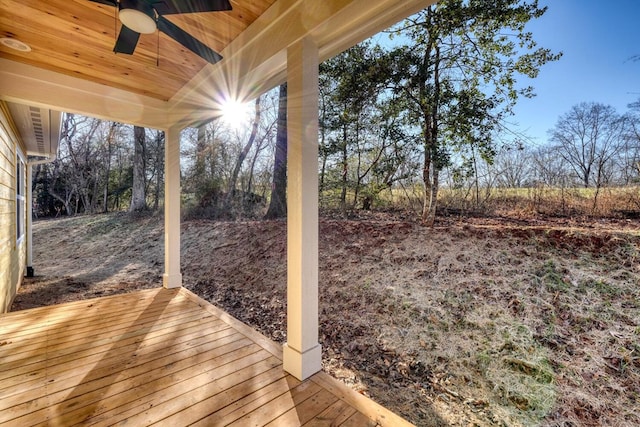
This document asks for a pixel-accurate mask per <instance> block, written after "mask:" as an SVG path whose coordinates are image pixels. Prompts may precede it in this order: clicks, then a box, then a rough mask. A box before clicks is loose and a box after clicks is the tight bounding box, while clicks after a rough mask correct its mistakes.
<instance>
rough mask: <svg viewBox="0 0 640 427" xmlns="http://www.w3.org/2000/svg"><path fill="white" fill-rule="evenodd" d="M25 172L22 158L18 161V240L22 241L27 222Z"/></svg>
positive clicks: (18, 158)
mask: <svg viewBox="0 0 640 427" xmlns="http://www.w3.org/2000/svg"><path fill="white" fill-rule="evenodd" d="M24 178H25V170H24V162H23V161H22V158H21V157H20V156H17V161H16V239H17V240H20V239H21V238H22V236H24V222H25V216H24V213H25V206H26V205H25V194H24V192H25V180H24Z"/></svg>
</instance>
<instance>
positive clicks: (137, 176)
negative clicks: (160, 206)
mask: <svg viewBox="0 0 640 427" xmlns="http://www.w3.org/2000/svg"><path fill="white" fill-rule="evenodd" d="M133 142H134V145H135V150H134V154H133V184H132V186H131V205H130V206H129V212H140V211H144V210H146V209H147V197H146V196H147V195H146V194H145V193H146V192H145V185H144V184H145V182H144V181H145V176H144V172H145V170H144V169H145V168H144V163H145V161H144V155H145V130H144V128H143V127H139V126H134V128H133Z"/></svg>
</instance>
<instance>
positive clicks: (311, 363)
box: [282, 343, 322, 381]
mask: <svg viewBox="0 0 640 427" xmlns="http://www.w3.org/2000/svg"><path fill="white" fill-rule="evenodd" d="M282 367H283V369H284V370H285V371H286V372H287V373H289V374H291V375H293V376H294V377H296V378H297V379H299V380H300V381H304V380H306V379H307V378H309V377H310V376H311V375H313V374H315V373H316V372H320V370H321V369H322V346H321V345H320V344H316V346H315V347H311V348H310V349H308V350H307V351H305V352H304V353H300V352H299V351H298V350H296V349H294V348H292V347H289V345H288V344H287V343H285V344H284V345H283V346H282Z"/></svg>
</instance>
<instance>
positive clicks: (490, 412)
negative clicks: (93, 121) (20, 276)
mask: <svg viewBox="0 0 640 427" xmlns="http://www.w3.org/2000/svg"><path fill="white" fill-rule="evenodd" d="M320 236H321V241H320V327H321V331H320V332H321V340H322V345H323V364H324V369H325V370H326V371H328V372H330V373H331V374H332V375H334V376H336V377H338V378H340V379H342V380H343V381H344V382H346V383H347V384H349V385H351V386H352V387H354V388H355V389H357V390H359V391H361V392H362V393H366V394H369V395H371V396H372V397H373V398H374V399H375V400H377V401H378V402H380V403H382V404H384V405H385V406H388V407H390V408H391V409H393V410H394V411H396V412H398V413H400V414H401V415H403V416H404V417H406V418H408V419H410V420H411V421H412V422H414V423H415V424H417V425H420V426H427V425H441V426H445V425H460V426H467V425H479V426H494V425H503V426H538V425H549V426H567V427H568V426H609V425H615V426H637V425H640V416H639V415H638V414H640V344H639V342H640V286H639V285H640V226H639V225H638V223H636V222H628V221H613V220H598V221H592V220H590V221H587V222H576V221H572V220H569V219H562V220H553V221H551V220H549V219H545V220H536V219H527V218H519V219H517V220H505V219H486V218H485V219H479V218H471V219H467V220H464V221H458V220H451V219H440V220H439V222H438V224H437V226H436V227H435V228H434V229H427V228H423V227H421V226H419V225H418V224H416V223H415V222H413V221H412V220H407V219H406V218H401V217H398V216H388V215H382V214H370V215H369V216H367V217H361V218H358V219H356V220H349V221H347V220H336V219H328V218H324V219H322V221H321V224H320ZM35 241H36V254H35V260H36V265H35V267H36V274H38V276H39V277H37V278H36V279H35V280H33V281H28V282H26V283H25V286H24V287H23V288H22V289H21V293H20V295H19V297H18V299H17V300H16V306H17V307H25V306H28V305H27V304H34V299H35V300H37V301H35V303H40V304H42V303H47V302H51V301H53V302H59V301H61V300H65V298H66V299H75V298H81V297H83V296H87V295H88V296H93V295H95V294H97V293H102V294H106V293H109V292H123V291H126V290H129V289H136V288H137V287H139V286H143V287H144V286H150V285H153V283H156V284H157V283H159V274H160V273H161V270H162V221H161V218H157V217H151V218H137V219H130V218H129V217H127V216H126V215H101V216H96V217H79V218H73V219H64V220H56V221H41V222H37V223H36V231H35ZM182 242H183V259H182V267H183V274H184V280H185V284H186V285H187V286H188V287H190V288H191V289H192V290H195V291H196V292H197V293H199V294H200V295H202V296H203V297H205V298H207V299H209V300H210V301H212V302H214V303H215V304H217V305H219V306H221V307H223V308H224V309H225V310H227V311H229V312H230V313H231V314H233V315H235V316H237V317H239V318H240V319H241V320H243V321H245V322H246V323H248V324H250V325H252V326H254V327H255V328H257V329H259V330H260V331H261V332H263V333H264V334H265V335H267V336H269V337H271V338H272V339H274V340H277V341H280V342H282V341H284V340H286V321H285V313H286V309H285V307H286V301H285V288H286V274H285V273H286V265H285V263H286V227H285V224H284V222H280V221H246V222H211V221H188V222H186V223H184V224H183V233H182ZM60 283H65V284H66V285H65V288H64V289H65V290H69V291H70V292H71V291H73V292H72V293H69V294H67V295H64V296H63V295H61V294H60V288H54V286H59V284H60Z"/></svg>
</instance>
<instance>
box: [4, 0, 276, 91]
mask: <svg viewBox="0 0 640 427" xmlns="http://www.w3.org/2000/svg"><path fill="white" fill-rule="evenodd" d="M274 1H275V0H231V5H232V7H233V10H231V11H227V12H207V13H197V14H186V15H168V16H166V17H167V18H168V19H169V20H170V21H172V22H173V23H174V24H176V25H178V26H179V27H180V28H182V29H183V30H185V31H187V32H188V33H190V34H191V35H193V36H195V37H196V38H197V39H199V40H200V41H202V42H203V43H205V44H206V45H208V46H209V47H210V48H212V49H213V50H215V51H217V52H221V51H222V50H224V48H225V47H226V46H227V45H228V44H229V43H230V42H231V41H232V40H233V39H235V38H236V37H237V36H238V35H239V34H241V33H242V32H243V31H244V30H245V29H246V28H247V27H248V26H249V25H251V23H253V22H254V21H255V20H256V19H257V18H258V17H259V16H260V15H261V14H262V13H264V11H266V10H267V9H268V8H269V7H270V6H271V5H272V4H273V3H274ZM115 13H116V10H115V8H114V7H110V6H106V5H102V4H99V3H95V2H92V1H89V0H47V1H44V0H0V37H6V38H11V39H17V40H20V41H22V42H24V43H26V44H27V45H28V46H30V47H31V51H30V52H20V51H18V50H14V49H11V48H9V47H7V46H5V45H2V44H0V58H6V59H9V60H12V61H16V62H21V63H25V64H29V65H33V66H36V67H38V68H43V69H47V70H50V71H55V72H59V73H61V74H66V75H70V76H75V77H80V78H82V79H84V80H89V81H93V82H96V83H100V84H103V85H106V86H110V87H114V88H118V89H123V90H125V91H127V92H132V93H136V94H140V95H146V96H149V97H152V98H156V99H159V100H163V101H167V100H169V99H170V98H171V97H172V96H173V95H174V94H175V93H176V92H177V91H178V90H179V89H180V88H182V87H183V86H184V85H185V84H186V83H187V82H188V81H190V80H191V79H192V78H193V77H194V76H195V75H196V74H197V73H198V72H199V71H200V70H201V69H202V68H203V67H204V66H205V65H206V64H207V62H206V61H204V60H203V59H201V58H200V57H199V56H197V55H196V54H194V53H192V52H191V51H190V50H188V49H186V48H184V47H183V46H182V45H181V44H179V43H178V42H176V41H174V40H173V39H171V38H170V37H168V36H166V35H165V34H163V33H159V32H156V33H154V34H143V35H141V37H140V41H139V43H138V46H137V47H136V49H135V52H134V53H133V55H126V54H116V53H114V52H113V46H114V44H115V40H116V37H117V35H118V33H119V31H120V26H121V24H120V22H119V20H118V19H116V16H115Z"/></svg>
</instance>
